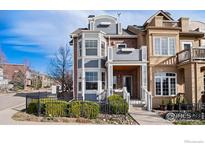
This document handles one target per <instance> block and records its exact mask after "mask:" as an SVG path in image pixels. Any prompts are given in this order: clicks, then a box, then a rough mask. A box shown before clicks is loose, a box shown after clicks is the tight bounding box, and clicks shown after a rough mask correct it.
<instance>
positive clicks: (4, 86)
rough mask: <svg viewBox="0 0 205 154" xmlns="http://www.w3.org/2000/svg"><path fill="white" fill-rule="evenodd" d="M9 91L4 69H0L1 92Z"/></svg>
mask: <svg viewBox="0 0 205 154" xmlns="http://www.w3.org/2000/svg"><path fill="white" fill-rule="evenodd" d="M4 89H8V80H7V79H5V78H4V72H3V68H1V67H0V90H4Z"/></svg>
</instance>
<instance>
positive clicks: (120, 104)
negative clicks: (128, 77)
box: [27, 95, 128, 119]
mask: <svg viewBox="0 0 205 154" xmlns="http://www.w3.org/2000/svg"><path fill="white" fill-rule="evenodd" d="M38 101H39V103H38ZM39 105H40V113H41V114H42V115H44V116H51V117H65V116H69V117H84V118H90V119H94V118H96V117H97V116H98V114H99V113H100V105H99V104H98V103H95V102H89V101H83V102H82V101H72V102H71V103H67V102H66V101H61V100H54V99H48V98H46V99H39V100H38V99H32V101H31V102H30V103H29V105H28V108H27V112H28V113H30V114H38V109H39ZM107 105H108V109H109V110H108V112H107V113H109V114H126V113H127V112H128V103H126V102H124V100H123V98H122V96H120V95H112V96H109V97H108V104H107Z"/></svg>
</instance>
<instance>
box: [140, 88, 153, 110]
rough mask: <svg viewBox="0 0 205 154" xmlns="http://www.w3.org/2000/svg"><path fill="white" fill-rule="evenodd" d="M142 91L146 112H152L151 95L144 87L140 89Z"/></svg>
mask: <svg viewBox="0 0 205 154" xmlns="http://www.w3.org/2000/svg"><path fill="white" fill-rule="evenodd" d="M142 90H143V92H144V95H145V98H144V99H145V103H146V107H147V110H148V111H152V94H151V93H150V92H149V91H148V90H147V89H145V88H144V87H142Z"/></svg>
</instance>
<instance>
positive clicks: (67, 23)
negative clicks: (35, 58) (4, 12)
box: [0, 11, 205, 55]
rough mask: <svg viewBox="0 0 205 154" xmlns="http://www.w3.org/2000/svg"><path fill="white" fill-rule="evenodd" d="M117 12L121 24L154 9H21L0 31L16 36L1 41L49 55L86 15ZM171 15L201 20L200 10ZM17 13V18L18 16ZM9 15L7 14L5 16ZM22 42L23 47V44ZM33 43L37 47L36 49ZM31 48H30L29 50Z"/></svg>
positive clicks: (143, 17)
mask: <svg viewBox="0 0 205 154" xmlns="http://www.w3.org/2000/svg"><path fill="white" fill-rule="evenodd" d="M119 12H120V13H121V17H120V21H121V22H122V24H123V27H124V28H126V27H127V25H128V24H136V25H142V24H143V23H144V22H145V20H147V18H149V17H150V16H151V15H152V14H154V13H155V12H156V11H29V12H27V11H24V12H23V13H21V14H20V15H19V14H18V13H17V14H12V15H15V16H17V18H11V19H12V20H13V19H16V20H13V21H12V22H11V25H10V27H9V29H7V30H4V31H1V32H0V34H1V35H8V36H18V37H13V38H12V37H11V38H7V39H6V40H4V41H2V42H3V43H11V44H12V43H13V44H19V45H22V46H21V47H20V46H18V45H17V46H14V48H18V49H21V50H23V48H24V50H25V51H27V52H44V53H45V54H47V55H50V54H53V53H54V52H56V51H57V50H58V48H59V47H60V46H62V45H65V44H66V43H68V42H69V35H70V33H71V32H72V31H74V30H75V29H77V28H79V27H87V17H88V15H90V14H94V15H99V14H109V15H112V16H115V17H117V13H119ZM170 12H171V13H172V15H173V16H174V18H177V17H179V16H184V15H186V16H189V17H191V18H193V19H197V20H199V19H204V16H205V15H203V13H198V12H196V11H186V12H184V11H170ZM18 15H19V17H18ZM8 18H9V16H8ZM23 45H24V46H23ZM31 45H36V46H38V47H39V48H41V50H36V49H35V46H33V47H32V46H31ZM26 46H27V47H26ZM32 48H33V49H32Z"/></svg>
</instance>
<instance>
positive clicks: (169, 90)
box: [154, 72, 177, 97]
mask: <svg viewBox="0 0 205 154" xmlns="http://www.w3.org/2000/svg"><path fill="white" fill-rule="evenodd" d="M157 73H164V74H166V73H173V74H175V76H162V75H156V74H157ZM156 78H160V83H161V85H160V86H161V87H160V89H161V95H157V94H156ZM164 78H168V93H169V94H168V95H163V84H162V81H163V79H164ZM171 78H175V82H176V84H175V90H176V92H175V95H170V93H171V88H170V83H171V81H170V79H171ZM154 95H155V96H156V97H171V96H176V95H177V73H175V72H156V73H154Z"/></svg>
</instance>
